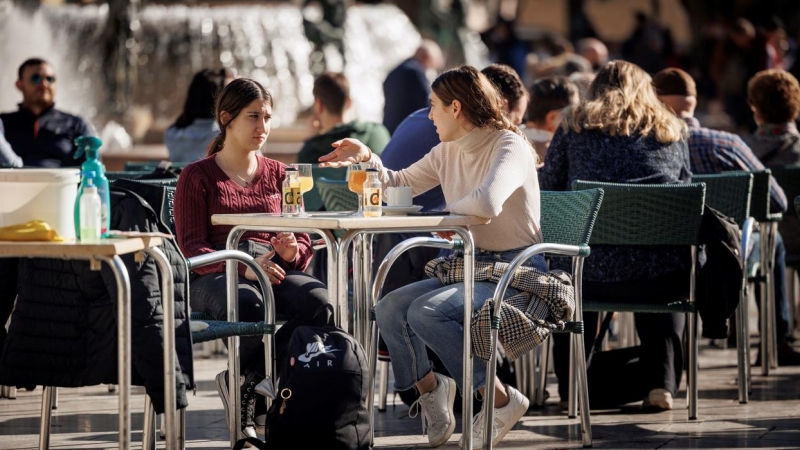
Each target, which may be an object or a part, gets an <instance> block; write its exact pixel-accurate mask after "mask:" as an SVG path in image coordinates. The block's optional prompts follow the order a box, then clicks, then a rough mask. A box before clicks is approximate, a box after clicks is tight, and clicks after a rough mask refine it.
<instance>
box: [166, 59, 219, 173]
mask: <svg viewBox="0 0 800 450" xmlns="http://www.w3.org/2000/svg"><path fill="white" fill-rule="evenodd" d="M231 80H233V72H231V71H230V70H228V69H220V70H210V69H203V70H201V71H200V72H197V73H196V74H195V75H194V77H193V78H192V82H191V84H189V91H188V92H187V93H186V102H184V104H183V111H182V112H181V115H180V116H178V118H177V119H176V120H175V123H173V124H172V125H170V127H169V128H167V131H166V132H165V133H164V144H166V146H167V150H168V151H169V160H170V161H172V162H191V161H197V160H198V159H200V158H203V157H205V153H206V149H207V148H208V144H209V143H210V142H211V140H212V139H214V138H215V137H217V135H218V134H219V127H218V126H217V121H216V120H214V101H215V100H216V99H217V97H218V96H219V93H220V92H222V88H224V87H225V85H226V84H228V83H230V82H231Z"/></svg>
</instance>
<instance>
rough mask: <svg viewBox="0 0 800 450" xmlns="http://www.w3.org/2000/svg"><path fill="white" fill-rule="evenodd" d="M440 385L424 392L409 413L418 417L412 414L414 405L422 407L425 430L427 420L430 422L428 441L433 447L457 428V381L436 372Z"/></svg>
mask: <svg viewBox="0 0 800 450" xmlns="http://www.w3.org/2000/svg"><path fill="white" fill-rule="evenodd" d="M433 375H434V376H435V377H436V381H438V383H439V385H438V386H436V389H434V390H432V391H431V392H428V393H426V394H422V395H421V396H420V397H419V398H418V399H417V401H415V402H414V403H412V404H411V408H410V409H409V411H408V415H409V417H411V418H414V417H417V415H416V414H418V411H419V410H418V409H417V413H415V414H414V415H411V412H412V411H414V407H415V406H416V407H417V408H419V407H421V408H422V429H423V431H424V430H425V422H426V421H427V423H428V430H427V431H428V442H429V443H430V444H431V447H438V446H440V445H442V444H444V443H445V442H447V440H448V439H450V436H452V435H453V432H454V431H455V429H456V417H455V415H454V414H453V402H454V401H455V399H456V382H455V380H453V379H452V378H448V377H446V376H444V375H441V374H438V373H435V372H434V374H433Z"/></svg>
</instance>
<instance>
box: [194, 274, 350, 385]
mask: <svg viewBox="0 0 800 450" xmlns="http://www.w3.org/2000/svg"><path fill="white" fill-rule="evenodd" d="M190 289H191V295H190V299H191V306H192V310H193V311H202V312H204V313H206V314H208V315H210V316H212V317H214V318H215V319H217V320H225V319H226V318H227V313H228V307H227V285H226V280H225V274H224V273H213V274H208V275H195V276H193V278H192V280H191V282H190ZM272 291H273V293H274V295H275V310H276V313H277V314H276V315H281V316H284V317H285V318H287V319H288V322H286V324H285V325H283V326H282V327H281V328H280V330H278V332H277V333H276V334H275V358H276V360H277V361H278V362H279V365H280V362H281V361H283V360H284V359H285V355H286V349H287V347H288V345H289V338H291V336H292V331H294V329H295V328H297V327H298V326H300V325H311V326H318V327H322V326H333V325H334V320H333V308H332V307H331V305H330V304H329V303H328V289H327V288H326V287H325V285H324V284H322V283H321V282H320V281H319V280H317V279H316V278H314V277H312V276H311V275H308V274H306V273H304V272H299V271H296V270H289V271H287V272H286V278H284V279H283V280H282V281H281V283H280V284H277V285H272ZM263 320H264V300H263V298H262V297H261V291H260V289H259V287H258V283H257V282H255V281H250V280H248V279H246V278H244V277H241V276H240V277H239V321H240V322H259V321H263ZM239 348H240V358H241V370H242V372H243V373H245V372H250V371H256V372H258V373H262V372H263V371H264V344H263V341H262V338H261V337H260V336H250V337H243V338H241V340H240V347H239ZM279 369H280V367H279Z"/></svg>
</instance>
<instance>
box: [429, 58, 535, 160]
mask: <svg viewBox="0 0 800 450" xmlns="http://www.w3.org/2000/svg"><path fill="white" fill-rule="evenodd" d="M431 90H433V92H434V93H435V94H436V96H437V97H439V99H440V100H442V102H444V104H445V105H450V104H452V103H453V100H458V101H459V102H461V110H462V111H463V113H464V117H466V118H467V120H469V121H470V122H471V123H472V124H473V125H475V126H476V127H480V128H483V127H491V128H494V129H495V130H509V131H512V132H514V133H516V134H518V135H520V136H522V138H523V139H525V142H527V143H528V145H531V144H530V141H528V139H527V138H526V137H525V135H524V134H522V132H520V131H519V128H517V126H516V125H514V124H513V123H511V121H510V120H508V118H506V116H505V114H503V98H502V97H501V96H500V93H499V92H498V90H497V88H496V87H495V85H494V84H492V82H491V81H489V79H488V78H486V75H484V74H482V73H481V72H479V71H478V69H476V68H474V67H472V66H461V67H457V68H455V69H450V70H447V71H445V72H443V73H442V74H441V75H439V76H438V77H436V80H434V81H433V84H432V85H431ZM531 147H532V146H531Z"/></svg>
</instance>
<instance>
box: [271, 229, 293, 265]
mask: <svg viewBox="0 0 800 450" xmlns="http://www.w3.org/2000/svg"><path fill="white" fill-rule="evenodd" d="M270 242H271V243H272V248H273V249H275V252H276V253H277V254H278V256H280V257H281V259H282V260H284V261H285V262H287V263H289V264H291V263H293V262H294V260H295V259H296V258H297V251H298V248H297V238H295V237H294V233H289V232H281V233H277V234H276V235H275V236H273V237H272V238H271V239H270Z"/></svg>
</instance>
